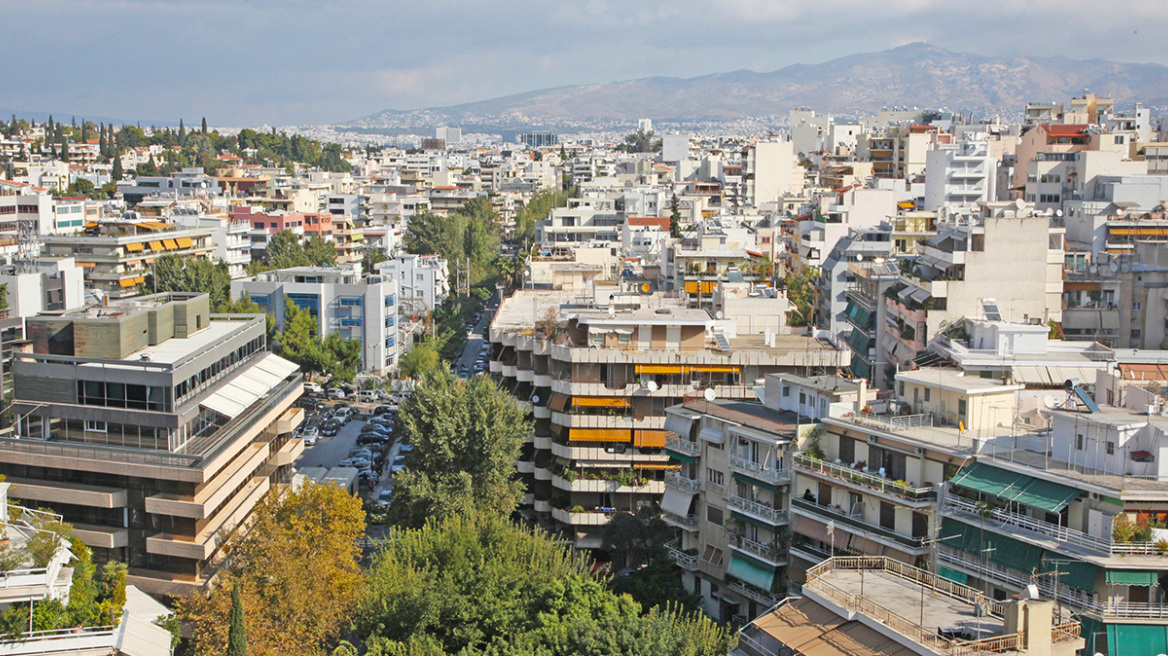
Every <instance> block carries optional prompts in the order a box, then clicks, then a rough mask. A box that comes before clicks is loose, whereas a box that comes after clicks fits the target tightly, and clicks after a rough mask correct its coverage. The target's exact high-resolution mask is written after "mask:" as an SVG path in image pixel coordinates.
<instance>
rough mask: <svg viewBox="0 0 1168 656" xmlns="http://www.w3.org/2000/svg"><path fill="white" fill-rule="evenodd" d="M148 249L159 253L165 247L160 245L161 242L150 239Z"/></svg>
mask: <svg viewBox="0 0 1168 656" xmlns="http://www.w3.org/2000/svg"><path fill="white" fill-rule="evenodd" d="M150 250H152V251H154V252H155V253H161V252H162V251H163V250H165V249H164V248H163V247H162V242H160V241H152V242H150Z"/></svg>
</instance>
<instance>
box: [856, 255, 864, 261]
mask: <svg viewBox="0 0 1168 656" xmlns="http://www.w3.org/2000/svg"><path fill="white" fill-rule="evenodd" d="M856 261H857V262H863V261H864V256H863V255H857V256H856Z"/></svg>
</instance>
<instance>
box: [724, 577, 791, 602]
mask: <svg viewBox="0 0 1168 656" xmlns="http://www.w3.org/2000/svg"><path fill="white" fill-rule="evenodd" d="M726 587H727V588H730V589H731V590H733V591H735V592H737V593H738V594H740V595H742V596H744V597H747V598H748V599H753V600H755V601H757V602H759V603H761V604H764V605H765V606H767V607H768V608H769V607H771V606H774V605H775V604H777V603H779V602H780V601H782V600H783V599H784V596H783V595H777V594H775V593H773V592H768V591H766V590H763V589H762V588H756V587H754V586H753V585H750V584H748V583H743V582H742V581H735V580H729V581H727V582H726Z"/></svg>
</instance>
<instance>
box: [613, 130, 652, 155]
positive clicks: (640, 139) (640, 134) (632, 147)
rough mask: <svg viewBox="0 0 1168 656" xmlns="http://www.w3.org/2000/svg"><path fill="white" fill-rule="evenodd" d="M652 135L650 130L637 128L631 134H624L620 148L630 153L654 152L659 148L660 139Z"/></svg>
mask: <svg viewBox="0 0 1168 656" xmlns="http://www.w3.org/2000/svg"><path fill="white" fill-rule="evenodd" d="M653 135H654V132H653V131H652V130H648V131H646V130H641V129H638V130H637V131H636V132H633V133H632V134H628V135H625V141H624V143H622V144H621V148H620V149H621V150H624V151H626V152H630V153H655V152H657V151H659V150H661V140H660V139H654V138H653Z"/></svg>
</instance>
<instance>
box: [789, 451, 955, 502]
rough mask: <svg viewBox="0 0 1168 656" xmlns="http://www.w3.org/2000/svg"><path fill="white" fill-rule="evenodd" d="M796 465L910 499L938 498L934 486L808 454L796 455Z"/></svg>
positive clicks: (927, 499)
mask: <svg viewBox="0 0 1168 656" xmlns="http://www.w3.org/2000/svg"><path fill="white" fill-rule="evenodd" d="M795 466H797V467H801V468H803V469H806V470H808V471H811V472H815V473H817V474H822V475H824V476H831V477H832V478H835V479H838V480H841V481H844V482H848V483H855V484H856V485H860V486H862V487H865V488H868V489H870V490H875V491H877V492H882V493H884V494H890V495H893V496H898V497H902V498H904V499H907V500H909V501H936V500H937V490H935V489H934V488H932V487H912V486H911V485H907V484H905V483H901V482H897V481H891V480H888V479H887V478H881V477H880V476H876V475H874V474H869V473H868V472H862V471H859V470H855V469H852V468H851V467H846V466H844V465H837V464H835V463H831V462H827V461H824V460H819V459H816V458H812V457H810V456H807V455H806V454H796V455H795Z"/></svg>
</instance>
